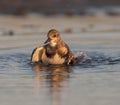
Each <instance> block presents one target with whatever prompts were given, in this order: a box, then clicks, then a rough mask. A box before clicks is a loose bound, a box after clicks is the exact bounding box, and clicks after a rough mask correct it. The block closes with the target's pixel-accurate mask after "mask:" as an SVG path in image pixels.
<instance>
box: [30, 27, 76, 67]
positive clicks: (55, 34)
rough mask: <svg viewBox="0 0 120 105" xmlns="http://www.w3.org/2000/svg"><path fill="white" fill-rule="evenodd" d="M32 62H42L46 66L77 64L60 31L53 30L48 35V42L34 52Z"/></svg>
mask: <svg viewBox="0 0 120 105" xmlns="http://www.w3.org/2000/svg"><path fill="white" fill-rule="evenodd" d="M31 61H32V62H41V63H42V64H45V65H51V64H67V65H72V64H75V63H76V59H75V57H74V55H73V53H72V51H71V50H70V48H69V47H68V45H67V44H66V43H65V42H64V41H63V40H62V39H61V37H60V33H59V31H57V30H56V29H52V30H50V31H49V32H48V34H47V40H46V41H45V42H44V44H43V45H42V46H40V47H37V48H35V49H34V50H33V52H32V55H31Z"/></svg>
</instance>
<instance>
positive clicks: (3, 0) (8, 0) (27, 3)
mask: <svg viewBox="0 0 120 105" xmlns="http://www.w3.org/2000/svg"><path fill="white" fill-rule="evenodd" d="M119 6H120V0H71V1H69V0H0V13H2V14H14V15H26V14H28V13H42V14H46V15H51V14H57V13H59V14H63V13H65V14H68V15H73V14H78V15H86V14H90V15H94V14H95V12H96V11H97V12H104V13H106V14H109V15H120V8H119Z"/></svg>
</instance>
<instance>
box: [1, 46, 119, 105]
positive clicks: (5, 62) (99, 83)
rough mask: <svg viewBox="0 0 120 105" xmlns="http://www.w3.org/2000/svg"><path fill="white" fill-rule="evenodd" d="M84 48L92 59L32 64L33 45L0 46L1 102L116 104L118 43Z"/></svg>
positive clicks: (13, 104) (20, 104) (27, 104)
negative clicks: (6, 47)
mask: <svg viewBox="0 0 120 105" xmlns="http://www.w3.org/2000/svg"><path fill="white" fill-rule="evenodd" d="M71 47H72V46H71ZM84 49H86V50H87V52H86V53H87V55H88V56H89V57H90V58H91V59H92V63H87V62H86V63H80V64H79V65H75V66H48V67H45V66H42V65H37V64H36V65H31V63H30V55H31V51H32V48H18V49H10V50H1V51H0V104H1V105H16V104H17V105H38V104H39V105H119V104H120V100H119V97H120V69H119V68H120V47H119V46H118V47H115V46H114V47H110V46H109V47H100V46H94V47H93V46H87V47H86V46H81V50H84ZM72 50H73V51H74V53H76V52H78V51H79V47H76V48H75V47H74V46H73V47H72Z"/></svg>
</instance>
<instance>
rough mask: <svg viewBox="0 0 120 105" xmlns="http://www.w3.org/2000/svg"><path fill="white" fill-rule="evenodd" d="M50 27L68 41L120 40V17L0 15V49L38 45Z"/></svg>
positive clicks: (103, 42)
mask: <svg viewBox="0 0 120 105" xmlns="http://www.w3.org/2000/svg"><path fill="white" fill-rule="evenodd" d="M52 28H56V29H58V30H59V31H60V32H61V34H62V37H63V39H64V40H65V41H67V43H68V44H71V45H72V44H74V45H75V44H76V43H77V45H78V43H79V45H87V44H88V45H118V44H120V35H119V34H120V17H108V16H99V17H97V16H94V17H93V16H91V17H90V16H85V17H80V16H74V17H67V16H58V15H56V16H49V17H46V16H40V15H34V16H32V15H31V16H26V17H15V16H0V49H8V48H18V47H30V46H31V47H34V46H38V45H39V44H41V43H43V41H44V40H45V39H46V36H44V35H46V34H47V32H48V30H50V29H52ZM70 41H71V42H70Z"/></svg>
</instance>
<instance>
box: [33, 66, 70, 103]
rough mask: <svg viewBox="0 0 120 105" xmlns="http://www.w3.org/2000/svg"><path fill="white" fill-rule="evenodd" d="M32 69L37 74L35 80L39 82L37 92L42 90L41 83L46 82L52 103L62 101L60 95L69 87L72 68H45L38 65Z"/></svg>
mask: <svg viewBox="0 0 120 105" xmlns="http://www.w3.org/2000/svg"><path fill="white" fill-rule="evenodd" d="M32 68H33V70H34V72H35V76H34V78H35V80H37V81H39V83H38V84H37V85H38V86H37V88H39V89H37V90H40V87H41V81H44V82H46V83H47V86H48V87H49V90H50V91H49V92H50V94H51V96H52V102H53V103H57V104H58V103H59V102H60V99H61V98H60V94H58V93H60V92H61V90H62V88H63V87H65V86H66V85H67V80H68V79H69V78H70V73H71V72H72V68H71V67H70V66H66V65H54V66H53V65H50V66H44V65H38V64H35V65H32Z"/></svg>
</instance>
